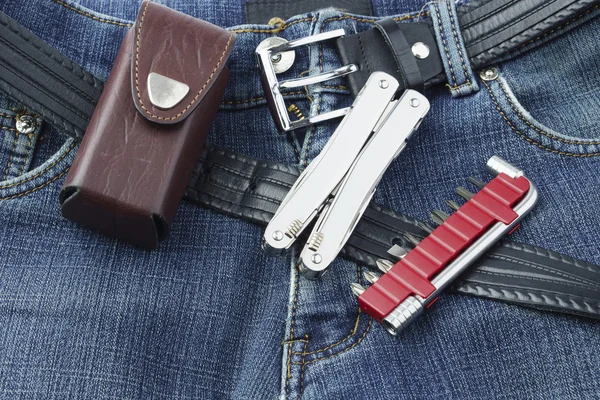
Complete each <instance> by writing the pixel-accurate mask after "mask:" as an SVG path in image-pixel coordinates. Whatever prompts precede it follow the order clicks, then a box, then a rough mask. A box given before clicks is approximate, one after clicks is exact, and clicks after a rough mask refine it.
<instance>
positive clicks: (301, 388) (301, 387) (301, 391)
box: [298, 335, 308, 400]
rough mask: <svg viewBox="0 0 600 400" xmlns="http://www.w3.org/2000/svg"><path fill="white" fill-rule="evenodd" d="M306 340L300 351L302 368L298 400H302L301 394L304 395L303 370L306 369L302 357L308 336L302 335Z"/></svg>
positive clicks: (304, 353)
mask: <svg viewBox="0 0 600 400" xmlns="http://www.w3.org/2000/svg"><path fill="white" fill-rule="evenodd" d="M304 338H305V339H306V340H305V341H304V350H303V351H302V368H301V372H300V392H299V394H298V400H300V399H301V398H302V394H303V393H304V368H305V367H306V363H305V362H304V357H305V356H306V346H307V345H308V335H304Z"/></svg>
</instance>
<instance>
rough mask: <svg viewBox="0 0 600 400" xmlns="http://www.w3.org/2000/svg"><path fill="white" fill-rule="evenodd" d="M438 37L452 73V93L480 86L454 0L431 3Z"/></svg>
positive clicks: (430, 10)
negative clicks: (463, 36) (461, 33)
mask: <svg viewBox="0 0 600 400" xmlns="http://www.w3.org/2000/svg"><path fill="white" fill-rule="evenodd" d="M428 6H429V13H430V15H431V19H432V21H433V27H434V29H435V33H436V39H437V43H438V48H439V49H440V53H442V62H443V63H444V70H445V71H446V76H447V77H448V88H449V89H450V93H452V96H456V97H458V96H464V95H468V94H471V93H473V92H475V91H477V90H479V85H478V84H477V80H476V79H475V74H474V73H473V70H472V69H471V64H470V63H469V57H468V54H467V49H466V48H465V44H464V42H463V38H462V36H461V35H460V33H459V32H460V27H459V26H458V23H457V21H458V16H457V14H456V6H455V4H454V2H453V1H433V2H431V3H430V4H429V5H428Z"/></svg>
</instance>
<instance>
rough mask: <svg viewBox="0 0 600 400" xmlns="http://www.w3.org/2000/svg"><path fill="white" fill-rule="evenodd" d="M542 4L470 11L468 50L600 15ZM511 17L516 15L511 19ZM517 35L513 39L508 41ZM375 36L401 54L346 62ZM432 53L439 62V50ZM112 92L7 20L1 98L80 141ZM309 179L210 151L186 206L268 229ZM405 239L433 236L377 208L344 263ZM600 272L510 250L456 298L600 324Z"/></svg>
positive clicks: (422, 68) (504, 44)
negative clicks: (299, 181)
mask: <svg viewBox="0 0 600 400" xmlns="http://www.w3.org/2000/svg"><path fill="white" fill-rule="evenodd" d="M542 3H545V2H543V1H540V0H537V1H533V0H522V1H518V2H517V1H513V0H498V1H492V2H485V3H484V2H473V3H471V4H469V5H468V6H465V8H464V9H463V11H462V14H461V15H460V21H461V24H464V25H465V28H466V31H465V34H464V36H465V40H466V46H467V49H468V51H469V55H470V57H471V60H472V61H473V63H474V65H476V66H483V65H487V64H489V63H491V62H493V61H494V60H498V59H502V58H506V57H507V56H508V55H509V54H511V52H513V51H515V50H516V49H518V48H520V47H521V46H523V45H525V44H527V43H529V42H530V41H531V40H532V39H534V38H535V37H538V36H539V35H543V34H544V33H545V32H547V31H550V30H552V29H553V27H556V26H557V25H559V24H561V23H563V22H566V21H568V20H569V19H570V18H572V17H573V16H574V15H578V14H580V13H584V12H587V11H588V10H590V8H591V7H598V5H597V4H598V3H599V2H598V1H591V0H588V1H567V0H565V1H563V2H548V3H560V5H562V6H563V7H558V6H556V5H555V6H556V7H555V6H551V5H545V4H542ZM515 8H516V10H514V9H515ZM511 9H513V11H509V10H511ZM515 15H519V17H518V18H517V17H514V16H515ZM511 16H512V17H511ZM509 17H510V18H509ZM410 25H414V26H416V27H417V28H414V32H412V33H411V32H409V31H408V30H406V29H404V30H402V31H401V33H402V35H403V37H404V38H406V37H409V38H410V35H418V37H419V40H430V42H431V43H432V46H435V43H434V42H433V41H432V39H431V38H433V36H431V38H430V39H424V38H426V37H427V35H432V33H431V31H430V30H427V31H426V30H425V29H423V25H421V24H409V25H407V26H410ZM399 26H401V25H399ZM507 31H510V32H512V33H513V34H512V35H510V37H507V36H506V35H507V34H506V32H507ZM369 32H370V33H369ZM375 34H376V35H380V39H373V40H383V41H385V42H386V44H385V46H390V45H391V46H396V44H397V43H398V41H397V40H395V39H394V38H395V37H398V35H399V34H398V31H397V30H396V29H395V28H394V27H393V26H390V25H385V24H382V25H381V26H380V27H379V28H378V29H377V31H375V30H370V31H367V32H363V33H360V34H358V35H353V36H349V37H347V38H345V39H347V40H348V42H347V43H348V45H345V44H340V45H339V47H340V49H341V50H340V53H341V54H342V56H343V55H344V54H346V57H351V56H352V55H354V56H355V55H356V54H355V53H352V52H351V50H349V49H351V42H352V41H353V40H355V39H356V38H357V37H361V35H363V36H362V38H363V39H365V38H366V39H369V38H368V37H367V36H365V35H371V36H372V37H376V35H375ZM369 40H371V39H369ZM340 43H341V42H340ZM344 46H345V47H344ZM371 47H373V46H371ZM375 47H377V46H375ZM401 47H402V46H399V47H398V49H401ZM379 48H381V47H379ZM432 48H435V47H432ZM379 51H380V53H381V50H379ZM432 53H434V54H437V52H436V51H433V52H432ZM381 54H382V55H384V56H385V57H388V58H385V57H382V58H381V59H380V61H381V60H388V61H389V62H390V63H391V64H389V65H393V66H392V67H390V68H391V69H392V70H391V72H390V73H393V74H396V75H397V74H400V72H399V71H398V66H397V63H398V62H399V61H398V60H400V62H401V63H402V58H403V56H402V52H401V51H398V52H397V53H394V54H391V53H389V52H383V53H381ZM343 57H344V56H343ZM368 57H369V61H371V60H376V59H378V55H377V52H375V53H374V54H369V55H368ZM390 60H391V61H390ZM342 61H344V62H345V61H346V60H342ZM359 62H360V60H359ZM381 62H387V61H381ZM418 63H419V62H418ZM419 64H422V63H419ZM373 65H376V64H373ZM377 68H380V67H379V66H377ZM381 68H383V66H382V67H381ZM408 71H409V72H407V70H406V69H404V72H402V75H401V79H400V80H399V81H401V82H405V83H406V85H407V86H410V85H413V84H415V82H416V84H418V82H419V79H416V78H417V74H416V72H415V71H416V70H415V69H414V68H412V69H411V68H410V67H409V69H408ZM385 72H388V71H385ZM418 72H419V73H420V74H421V77H422V78H423V82H424V83H425V84H429V85H430V84H433V83H435V82H436V81H441V80H442V76H443V75H442V74H441V65H437V66H436V65H435V63H430V64H427V65H425V64H423V65H419V66H418ZM406 75H410V76H408V77H407V76H406ZM351 77H354V78H352V79H354V81H353V83H352V85H353V87H354V86H357V85H360V80H359V79H360V75H359V74H356V73H355V74H352V75H351ZM351 82H352V80H351ZM102 87H103V84H102V82H100V81H99V80H98V79H96V78H94V77H93V76H92V75H91V74H90V73H88V72H87V71H85V70H84V69H83V68H81V67H80V66H78V65H76V64H75V63H73V62H72V61H71V60H69V59H68V58H66V57H65V56H64V55H62V54H60V53H59V52H57V51H56V50H55V49H53V48H51V47H50V46H49V45H48V44H46V43H45V42H43V41H42V40H41V39H39V38H37V37H36V36H34V35H33V34H32V33H30V32H28V31H27V30H26V29H25V28H23V27H22V26H20V25H19V24H18V23H17V22H16V21H14V20H12V19H11V18H9V17H7V16H6V15H4V14H1V13H0V89H1V90H2V91H4V92H5V93H7V94H8V95H9V96H10V97H12V98H13V99H15V100H16V101H18V102H20V103H23V104H24V105H26V106H27V107H29V108H30V109H32V110H33V111H35V112H37V113H39V114H40V115H41V116H42V117H43V118H44V119H45V120H46V121H47V122H49V123H51V124H53V125H54V126H56V127H58V128H59V129H61V130H63V131H66V132H67V133H68V134H70V135H71V136H73V137H75V138H77V139H79V138H81V136H82V135H83V133H84V132H85V130H86V127H87V124H88V121H89V119H90V117H91V115H92V112H93V110H94V107H95V105H96V102H97V100H98V98H99V96H100V93H101V91H102ZM299 173H300V169H299V168H297V167H293V166H289V165H283V164H278V163H271V162H267V161H260V160H256V159H253V158H251V157H247V156H244V155H241V154H236V153H233V152H230V151H228V150H225V149H220V148H218V147H215V146H213V145H207V146H206V148H205V150H204V151H203V154H202V156H201V160H200V162H199V163H198V165H197V167H196V169H195V172H194V174H193V177H192V180H191V182H190V183H189V186H188V188H187V192H186V195H185V198H186V199H187V200H188V201H191V202H194V203H196V204H199V205H201V206H204V207H208V208H211V209H213V210H216V211H218V212H221V213H224V214H227V215H231V216H233V217H236V218H241V219H244V220H246V221H249V222H252V223H257V224H261V225H265V224H266V223H267V222H268V221H269V219H270V218H271V217H272V215H273V214H274V212H275V211H276V209H277V207H278V205H279V203H280V202H281V200H282V199H283V198H284V196H285V194H286V193H287V191H288V190H289V189H290V187H291V186H292V184H293V183H294V181H295V180H296V178H297V177H298V175H299ZM404 233H410V234H412V235H413V236H417V237H423V236H425V232H424V231H422V230H421V229H420V228H419V227H418V226H417V221H416V220H414V219H412V218H410V217H407V216H403V215H401V214H398V213H396V212H394V211H392V210H389V209H386V208H384V207H382V206H380V205H377V204H371V205H370V206H369V208H368V210H367V211H366V212H365V214H364V216H363V218H362V219H361V221H360V223H359V224H358V227H357V228H356V230H355V231H354V233H353V234H352V236H351V238H350V239H349V241H348V244H347V245H346V247H345V248H344V250H343V252H342V255H343V256H344V257H346V258H348V259H349V260H352V261H354V262H357V263H360V264H364V265H367V266H370V267H375V260H376V259H378V258H389V254H388V253H387V250H388V249H389V248H390V247H391V246H392V245H393V244H397V243H398V242H400V241H402V240H403V238H402V236H403V234H404ZM599 271H600V269H599V268H598V267H596V266H594V265H591V264H589V263H586V262H584V261H579V260H575V259H572V258H570V257H567V256H562V255H560V254H558V253H554V252H551V251H547V250H544V249H540V248H538V247H535V246H529V245H523V244H518V243H513V242H508V241H506V242H504V243H502V244H501V245H500V246H498V247H497V248H495V249H494V250H493V251H491V252H490V253H489V254H488V255H487V256H486V257H484V258H482V259H481V260H480V261H479V262H478V263H477V265H475V266H473V267H472V268H471V269H470V271H469V272H468V273H467V274H465V275H463V276H462V277H461V279H460V280H458V281H457V282H456V284H455V285H454V287H453V289H454V290H455V291H457V292H459V293H466V294H470V295H474V296H478V297H485V298H491V299H497V300H503V301H506V302H510V303H514V304H521V305H524V306H528V307H533V308H539V309H545V310H550V311H557V312H563V313H569V314H576V315H584V316H588V317H595V318H598V317H600V279H599V278H598V277H599V275H598V274H599Z"/></svg>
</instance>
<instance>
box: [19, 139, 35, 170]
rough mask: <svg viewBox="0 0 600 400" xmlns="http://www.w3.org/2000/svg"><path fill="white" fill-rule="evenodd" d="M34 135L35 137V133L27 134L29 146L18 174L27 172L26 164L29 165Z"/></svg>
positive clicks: (26, 148)
mask: <svg viewBox="0 0 600 400" xmlns="http://www.w3.org/2000/svg"><path fill="white" fill-rule="evenodd" d="M33 137H34V134H33V133H30V134H28V135H27V146H26V147H25V157H23V165H22V166H21V169H20V171H19V175H18V176H21V175H23V172H25V166H27V160H28V159H29V153H30V152H31V141H32V139H33Z"/></svg>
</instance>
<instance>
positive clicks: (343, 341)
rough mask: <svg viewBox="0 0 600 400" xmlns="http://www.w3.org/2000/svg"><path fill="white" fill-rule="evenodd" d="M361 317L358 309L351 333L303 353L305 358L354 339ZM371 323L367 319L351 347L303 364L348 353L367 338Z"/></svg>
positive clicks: (358, 270)
mask: <svg viewBox="0 0 600 400" xmlns="http://www.w3.org/2000/svg"><path fill="white" fill-rule="evenodd" d="M356 267H357V274H358V281H359V282H360V281H361V276H362V273H361V266H360V265H359V264H357V266H356ZM361 315H363V312H362V311H361V310H360V308H359V309H358V314H357V315H356V320H355V323H354V328H353V329H352V331H350V334H348V335H347V336H346V337H344V338H343V339H341V340H339V341H338V342H336V343H334V344H331V345H328V346H326V347H324V348H321V349H319V350H314V351H311V352H305V353H304V355H305V356H306V355H313V354H318V353H322V352H325V351H327V350H329V349H331V348H333V347H335V346H338V345H340V344H343V343H345V342H347V341H348V340H350V339H352V338H353V337H356V334H357V331H358V327H359V326H360V320H361ZM372 322H373V318H371V317H369V323H368V324H367V328H366V329H365V331H364V332H363V333H362V335H361V336H360V337H359V338H358V339H357V340H356V342H355V343H353V344H352V345H350V346H348V347H345V348H343V349H341V350H339V351H337V352H335V353H332V354H329V355H327V356H324V357H317V358H313V359H311V360H308V361H305V360H303V364H305V365H308V364H312V363H314V362H317V361H320V360H326V359H328V358H332V357H335V356H338V355H340V354H342V353H345V352H346V351H348V350H350V349H353V348H354V347H356V346H357V345H358V344H359V343H360V342H362V341H363V339H364V338H365V337H366V336H367V333H368V332H369V331H370V330H371V324H372ZM294 354H296V355H298V354H301V353H298V352H295V353H294ZM292 364H300V363H299V362H297V361H295V362H292Z"/></svg>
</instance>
